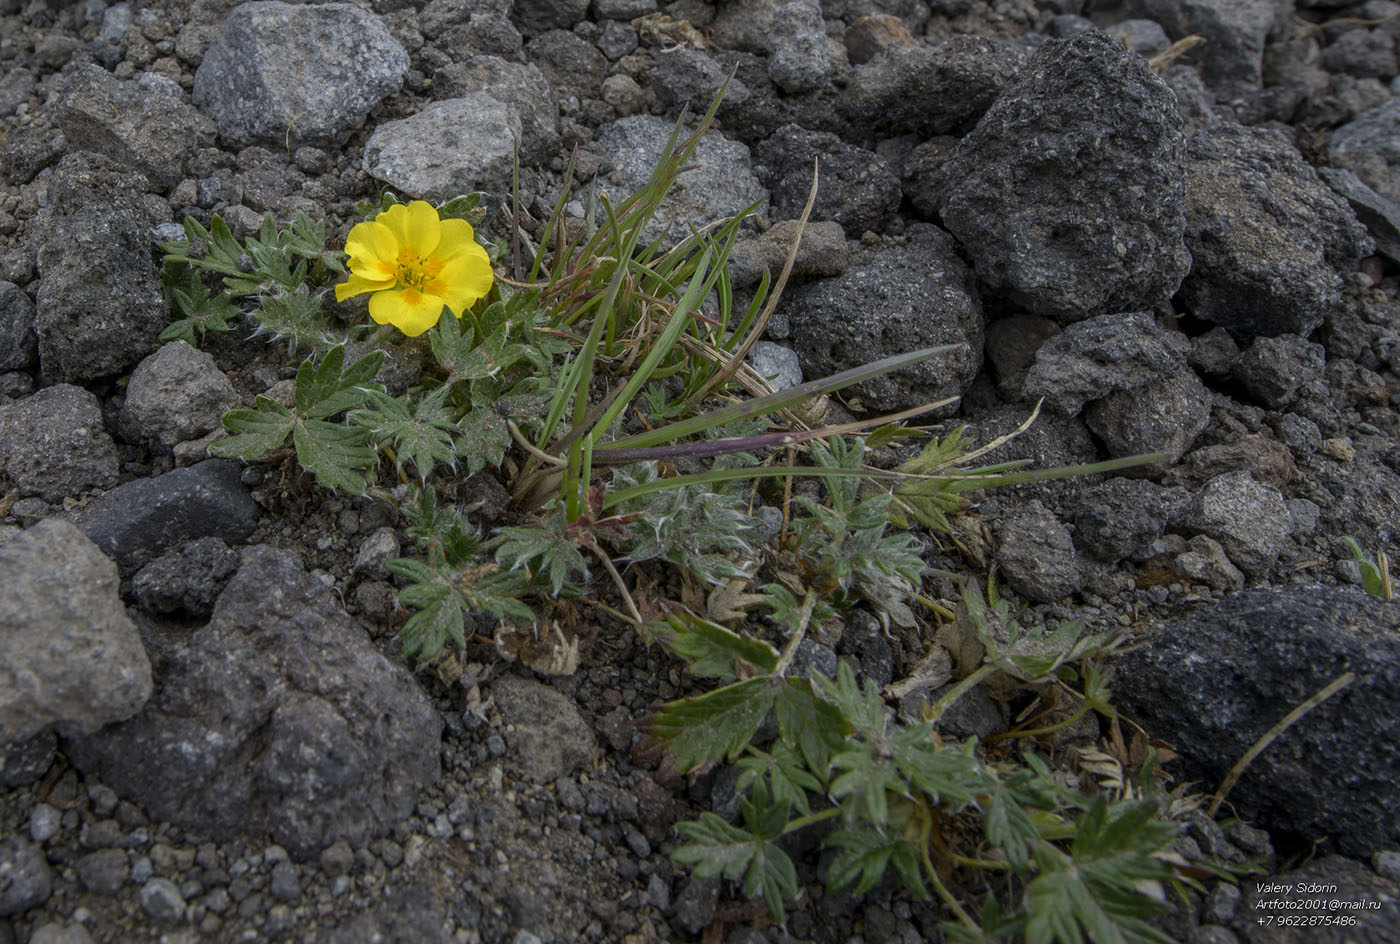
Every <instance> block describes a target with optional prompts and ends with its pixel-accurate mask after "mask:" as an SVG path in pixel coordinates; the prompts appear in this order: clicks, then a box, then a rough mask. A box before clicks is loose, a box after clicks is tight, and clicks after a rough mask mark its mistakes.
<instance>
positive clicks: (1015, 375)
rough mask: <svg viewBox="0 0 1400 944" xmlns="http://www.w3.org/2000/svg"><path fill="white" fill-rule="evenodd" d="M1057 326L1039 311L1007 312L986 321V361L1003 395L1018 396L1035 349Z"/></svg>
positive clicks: (1013, 397)
mask: <svg viewBox="0 0 1400 944" xmlns="http://www.w3.org/2000/svg"><path fill="white" fill-rule="evenodd" d="M1059 330H1060V329H1059V327H1058V326H1057V325H1056V324H1055V322H1054V321H1052V320H1051V319H1049V318H1043V317H1041V316H1040V315H1010V316H1008V317H1006V318H996V319H993V320H992V321H989V322H987V362H988V363H989V364H991V365H992V370H993V371H995V373H996V378H997V390H999V391H1000V392H1001V395H1002V396H1003V397H1005V398H1006V399H1007V400H1010V401H1016V400H1019V399H1021V396H1022V393H1023V392H1024V389H1025V384H1026V374H1027V372H1029V371H1030V369H1031V364H1032V363H1034V361H1035V355H1036V351H1038V350H1039V349H1040V347H1041V346H1042V345H1043V344H1044V343H1045V342H1046V341H1047V340H1049V339H1050V338H1051V337H1052V336H1053V335H1054V334H1055V333H1056V332H1057V331H1059Z"/></svg>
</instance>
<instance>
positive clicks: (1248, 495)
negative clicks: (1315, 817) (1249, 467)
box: [1187, 472, 1293, 578]
mask: <svg viewBox="0 0 1400 944" xmlns="http://www.w3.org/2000/svg"><path fill="white" fill-rule="evenodd" d="M1187 525H1188V527H1189V528H1190V529H1191V530H1192V531H1194V532H1197V533H1200V534H1204V535H1206V536H1207V537H1210V538H1214V539H1215V540H1216V541H1219V542H1220V546H1221V547H1223V548H1225V553H1226V554H1228V555H1230V560H1232V561H1234V563H1235V565H1236V566H1237V567H1239V568H1240V570H1243V571H1244V572H1245V573H1246V574H1248V575H1249V576H1251V577H1255V578H1262V577H1265V576H1266V575H1267V574H1268V572H1269V569H1270V568H1272V567H1273V566H1274V562H1275V561H1276V560H1278V555H1279V552H1280V551H1282V550H1283V546H1284V544H1285V543H1286V542H1287V541H1288V536H1289V534H1290V532H1292V530H1293V528H1292V521H1291V520H1290V519H1289V517H1288V508H1287V506H1285V505H1284V503H1283V496H1282V495H1281V494H1279V490H1278V489H1277V488H1274V487H1273V486H1271V485H1264V484H1261V483H1259V482H1256V481H1255V480H1254V479H1253V478H1251V477H1250V475H1249V473H1248V472H1226V473H1225V474H1224V475H1217V476H1216V477H1215V478H1213V479H1211V480H1210V481H1209V482H1207V483H1206V484H1205V485H1204V486H1202V487H1201V490H1200V491H1199V492H1198V493H1197V494H1196V497H1195V498H1194V499H1193V500H1192V502H1191V510H1190V511H1189V512H1188V514H1187Z"/></svg>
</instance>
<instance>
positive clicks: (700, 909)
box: [671, 877, 720, 937]
mask: <svg viewBox="0 0 1400 944" xmlns="http://www.w3.org/2000/svg"><path fill="white" fill-rule="evenodd" d="M719 885H720V879H719V878H694V877H692V878H690V879H689V880H687V881H686V883H685V885H683V886H682V887H681V890H680V894H678V895H677V896H676V903H675V904H676V911H675V914H674V915H673V916H672V919H671V920H673V921H674V922H675V923H676V924H677V925H678V926H679V927H680V929H681V930H682V931H684V932H685V933H686V934H689V935H691V936H692V937H693V936H695V935H698V934H699V933H700V932H701V931H703V930H705V929H706V928H708V927H709V926H710V925H711V924H713V923H714V920H715V908H716V906H718V904H719Z"/></svg>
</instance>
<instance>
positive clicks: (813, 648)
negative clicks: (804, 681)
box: [789, 639, 838, 679]
mask: <svg viewBox="0 0 1400 944" xmlns="http://www.w3.org/2000/svg"><path fill="white" fill-rule="evenodd" d="M837 665H838V663H837V659H836V653H835V651H834V650H832V649H831V647H830V646H823V645H822V644H821V643H819V642H816V641H814V640H811V639H804V640H802V641H801V642H799V643H798V644H797V651H796V652H794V653H793V655H792V662H791V663H790V664H789V672H790V673H791V674H792V675H801V676H803V677H805V678H815V677H816V674H817V673H821V674H822V675H824V676H825V677H827V678H829V679H831V678H835V677H836V667H837Z"/></svg>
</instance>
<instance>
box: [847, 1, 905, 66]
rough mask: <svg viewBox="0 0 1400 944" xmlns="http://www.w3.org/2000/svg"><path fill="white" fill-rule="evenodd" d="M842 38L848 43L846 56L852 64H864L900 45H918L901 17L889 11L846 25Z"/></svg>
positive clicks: (864, 17)
mask: <svg viewBox="0 0 1400 944" xmlns="http://www.w3.org/2000/svg"><path fill="white" fill-rule="evenodd" d="M842 40H843V41H844V42H845V44H846V58H847V60H849V61H850V63H851V64H852V65H864V64H865V63H867V62H869V61H870V60H871V59H874V58H875V57H876V56H878V55H880V54H881V53H885V52H890V51H891V50H893V49H896V48H898V47H900V46H905V47H912V46H917V45H918V43H916V42H915V41H914V37H913V36H911V35H909V30H907V29H905V27H904V24H903V23H901V22H900V21H899V18H898V17H895V16H890V15H889V14H888V13H871V14H870V15H869V16H862V17H861V18H860V19H858V20H856V21H855V22H854V23H852V24H851V25H850V26H848V27H846V32H845V33H844V34H843V35H842Z"/></svg>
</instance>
